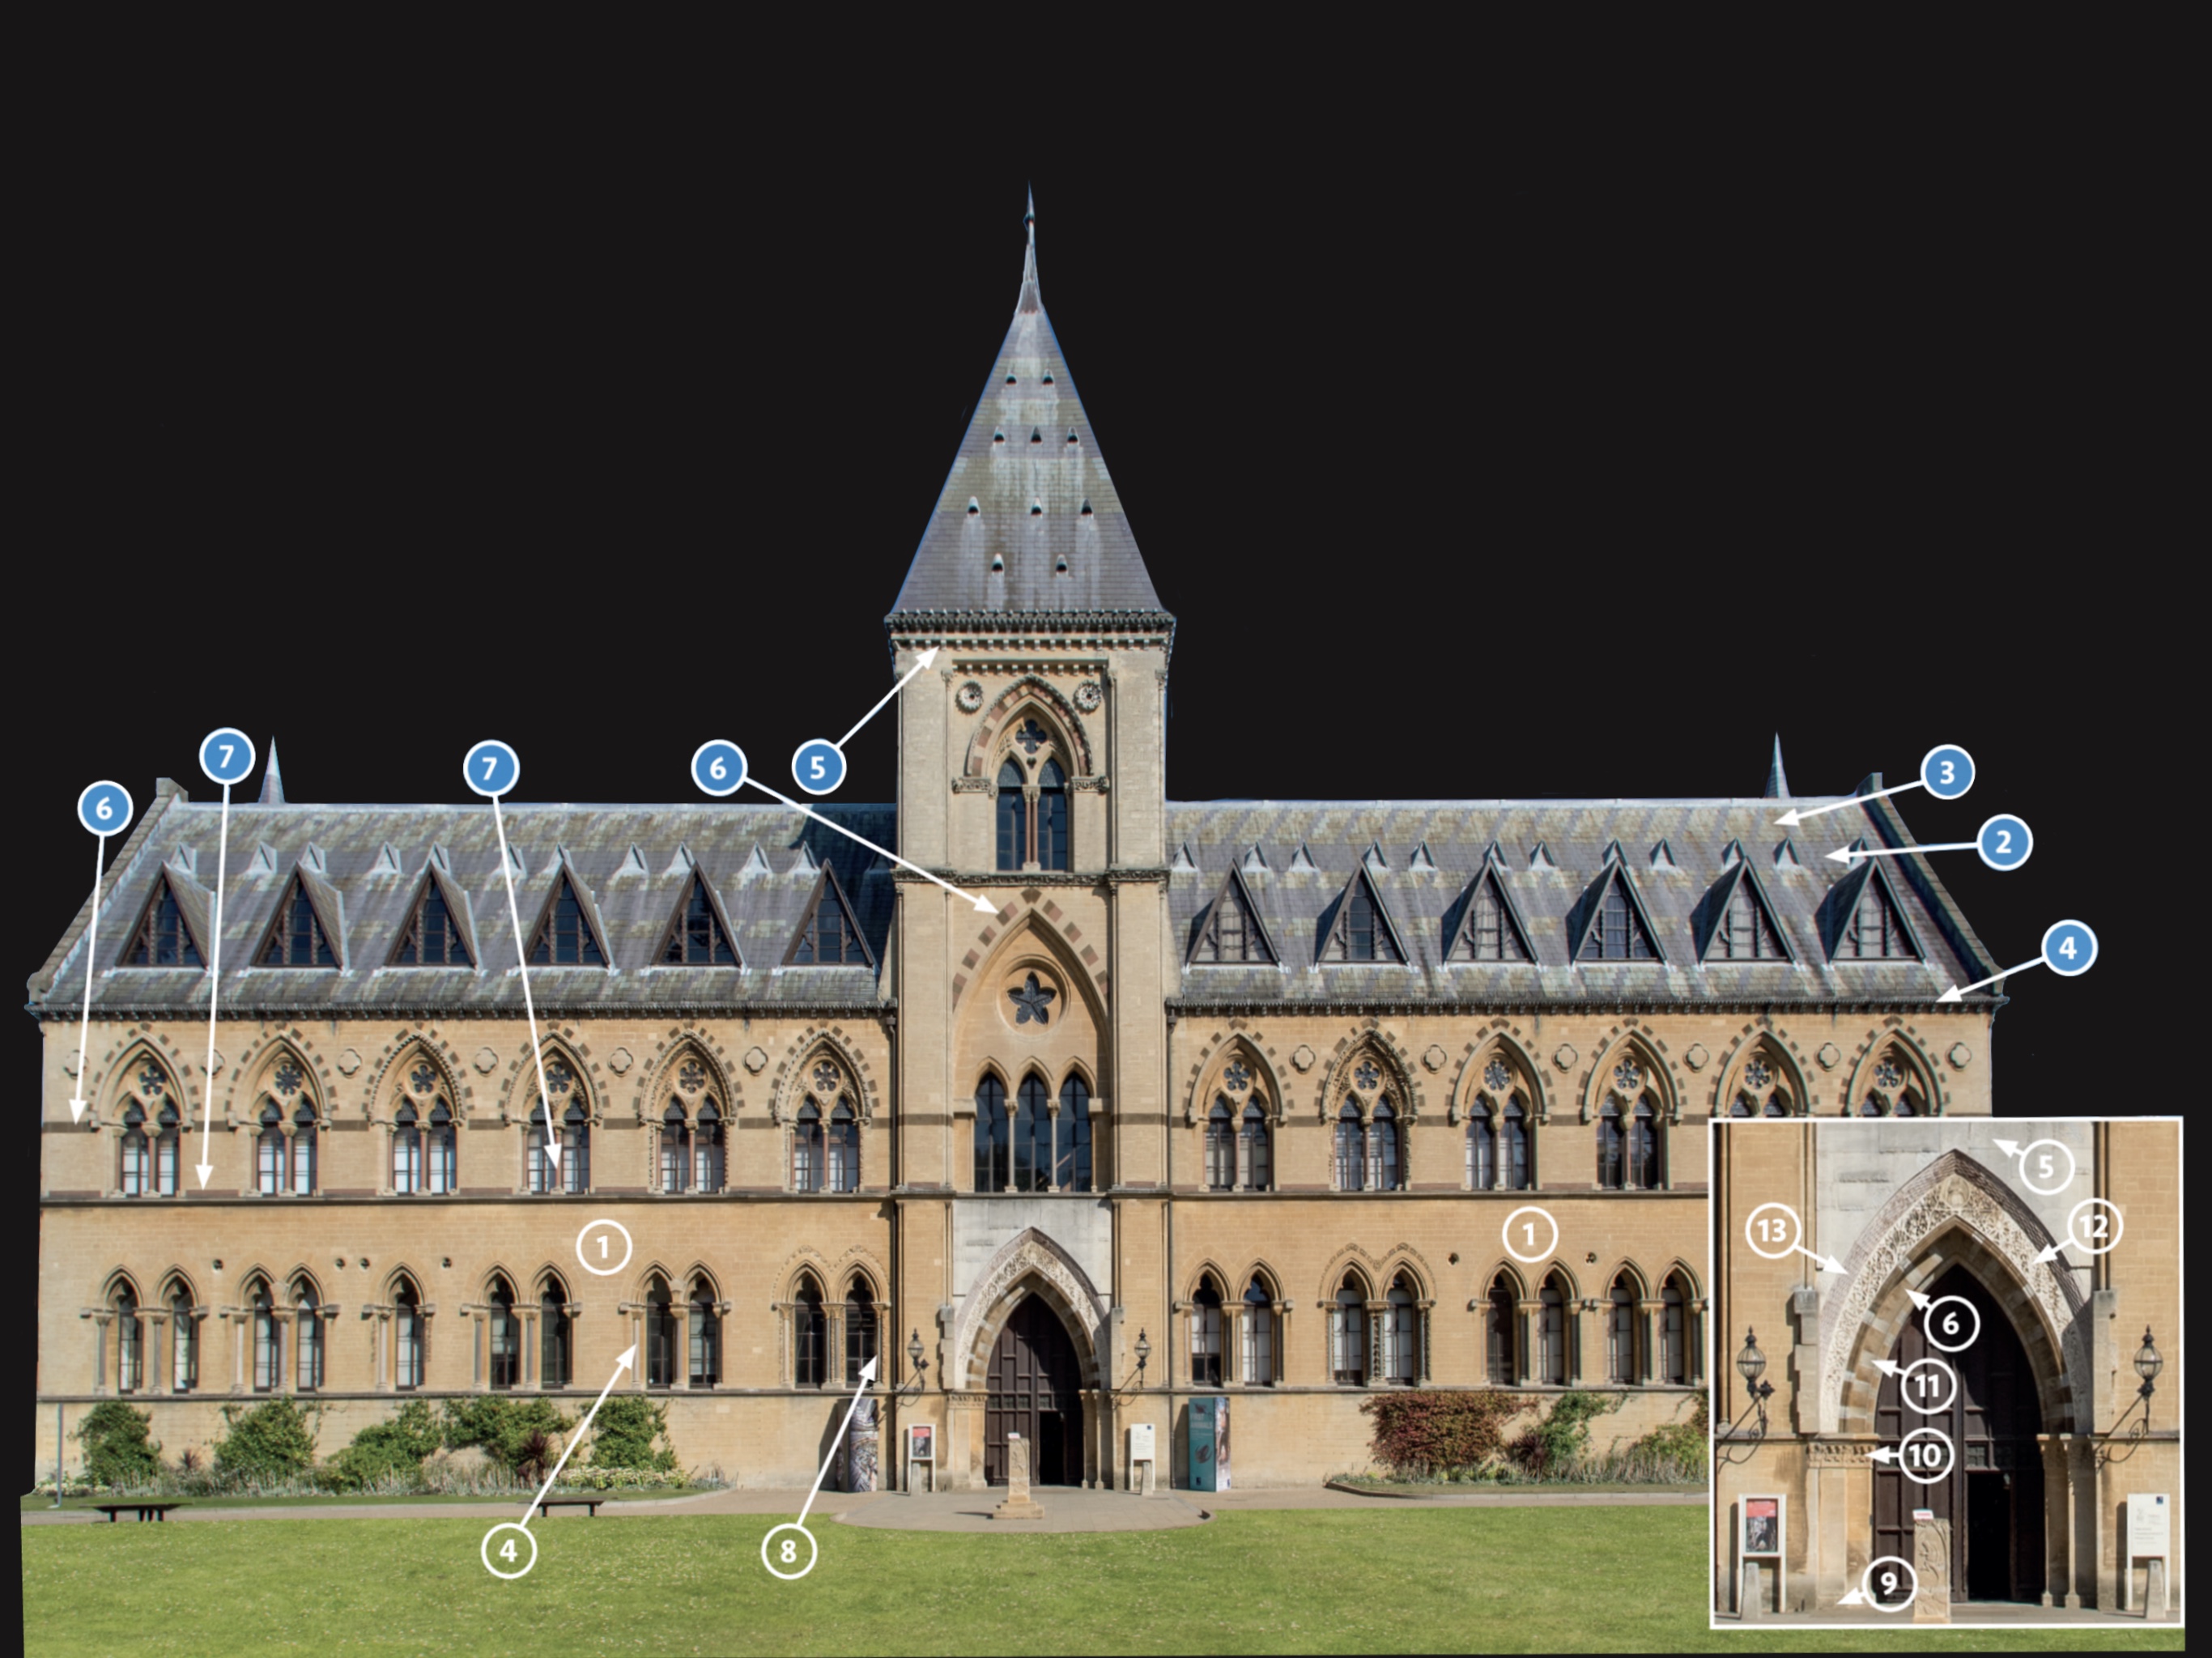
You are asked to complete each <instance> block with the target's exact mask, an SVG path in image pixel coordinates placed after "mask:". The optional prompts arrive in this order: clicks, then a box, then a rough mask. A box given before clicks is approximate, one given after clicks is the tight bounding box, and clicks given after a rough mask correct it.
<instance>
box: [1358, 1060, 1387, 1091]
mask: <svg viewBox="0 0 2212 1658" xmlns="http://www.w3.org/2000/svg"><path fill="white" fill-rule="evenodd" d="M1382 1080H1383V1073H1382V1072H1380V1071H1378V1070H1376V1066H1375V1061H1374V1060H1362V1061H1361V1062H1360V1066H1359V1069H1358V1070H1357V1071H1355V1072H1352V1081H1354V1082H1356V1083H1358V1084H1359V1085H1360V1087H1362V1088H1364V1089H1372V1088H1373V1087H1374V1086H1375V1084H1377V1083H1379V1082H1381V1081H1382Z"/></svg>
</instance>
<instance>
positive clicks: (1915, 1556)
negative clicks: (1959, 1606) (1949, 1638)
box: [1912, 1520, 1951, 1624]
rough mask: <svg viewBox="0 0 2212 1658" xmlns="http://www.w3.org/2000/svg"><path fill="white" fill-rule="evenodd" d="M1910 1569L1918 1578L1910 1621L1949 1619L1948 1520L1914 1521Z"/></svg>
mask: <svg viewBox="0 0 2212 1658" xmlns="http://www.w3.org/2000/svg"><path fill="white" fill-rule="evenodd" d="M1912 1570H1913V1575H1914V1576H1915V1577H1916V1578H1917V1580H1918V1582H1917V1589H1916V1592H1915V1593H1914V1594H1913V1597H1912V1621H1913V1622H1914V1623H1916V1624H1948V1623H1949V1622H1950V1621H1951V1522H1950V1521H1948V1520H1921V1521H1915V1522H1914V1524H1913V1527H1912Z"/></svg>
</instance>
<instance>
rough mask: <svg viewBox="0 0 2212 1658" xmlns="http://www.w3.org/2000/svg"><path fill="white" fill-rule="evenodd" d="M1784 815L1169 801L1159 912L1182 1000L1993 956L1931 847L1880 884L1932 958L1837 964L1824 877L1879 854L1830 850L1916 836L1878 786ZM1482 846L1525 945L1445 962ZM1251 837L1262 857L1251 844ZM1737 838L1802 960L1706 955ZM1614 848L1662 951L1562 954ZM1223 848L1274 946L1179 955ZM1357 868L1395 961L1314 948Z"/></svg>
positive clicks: (1908, 993)
mask: <svg viewBox="0 0 2212 1658" xmlns="http://www.w3.org/2000/svg"><path fill="white" fill-rule="evenodd" d="M1880 786H1881V780H1880V779H1879V778H1874V779H1870V780H1869V781H1868V783H1866V784H1863V785H1862V786H1861V789H1860V792H1861V793H1863V792H1865V790H1866V789H1868V788H1869V787H1874V788H1878V787H1880ZM1835 798H1837V797H1828V799H1835ZM1791 804H1792V805H1801V806H1802V805H1820V804H1826V802H1825V801H1820V800H1811V801H1808V800H1793V801H1792V802H1791ZM1778 815H1779V813H1778V811H1777V810H1776V805H1775V801H1774V800H1773V799H1715V800H1547V801H1525V800H1418V801H1399V802H1390V803H1378V804H1375V805H1365V804H1360V803H1357V802H1344V801H1279V800H1221V801H1213V802H1209V803H1202V804H1201V803H1182V802H1170V803H1169V805H1168V807H1167V818H1166V823H1167V830H1166V833H1167V843H1168V847H1169V849H1170V859H1171V870H1172V872H1171V873H1170V877H1169V914H1170V917H1171V922H1172V927H1173V935H1172V944H1173V950H1174V957H1175V960H1176V962H1177V963H1185V965H1183V966H1182V987H1181V991H1180V999H1182V1001H1184V1002H1185V1003H1207V1002H1227V1003H1250V1002H1262V1003H1264V1002H1296V1001H1333V1002H1334V1001H1350V1002H1367V1003H1400V1002H1406V1003H1418V1002H1455V1003H1457V1002H1471V1003H1506V1004H1512V1005H1534V1004H1543V1005H1557V1006H1573V1005H1577V1004H1588V1003H1607V1004H1616V1003H1620V1002H1632V1003H1647V1002H1648V1003H1658V1004H1664V1003H1682V1004H1698V1003H1728V1004H1762V1005H1788V1004H1791V1003H1804V1002H1817V1003H1830V1002H1850V1003H1894V1002H1923V1001H1933V1000H1934V999H1936V997H1937V996H1939V995H1941V994H1942V993H1943V991H1944V990H1945V988H1947V987H1948V986H1950V985H1953V984H1961V985H1963V984H1971V983H1972V982H1973V981H1976V980H1978V979H1982V978H1986V977H1988V976H1989V975H1991V974H1993V973H1995V972H1996V970H1997V969H1996V966H1995V965H1994V964H1992V963H1990V957H1989V952H1988V951H1987V950H1985V949H1984V948H1983V946H1982V944H1981V943H1980V941H1979V940H1978V939H1977V938H1975V937H1974V935H1973V932H1972V929H1971V928H1970V927H1968V926H1967V925H1966V920H1965V918H1964V917H1963V916H1962V915H1960V914H1959V912H1958V908H1957V907H1956V906H1955V905H1954V903H1953V902H1952V901H1951V898H1950V896H1949V895H1948V893H1947V892H1945V891H1944V890H1943V888H1942V884H1941V883H1940V882H1939V881H1938V880H1937V879H1936V876H1935V874H1934V873H1933V872H1932V871H1931V870H1930V869H1929V867H1928V865H1927V863H1926V861H1925V860H1924V859H1920V858H1913V857H1906V858H1899V859H1882V860H1881V862H1882V863H1885V864H1887V865H1889V866H1890V868H1889V870H1888V872H1887V873H1888V874H1889V875H1890V876H1891V877H1892V880H1891V889H1892V890H1893V892H1894V894H1895V895H1896V897H1897V900H1898V902H1899V908H1900V909H1901V910H1902V911H1903V913H1904V914H1905V918H1906V920H1907V921H1908V923H1909V924H1910V926H1911V929H1912V932H1913V933H1914V935H1915V936H1916V937H1917V939H1918V941H1919V943H1920V944H1921V947H1922V948H1923V950H1924V951H1925V954H1926V959H1925V961H1924V962H1911V961H1882V962H1857V961H1848V962H1836V963H1831V962H1830V960H1829V939H1828V936H1827V935H1826V933H1825V932H1824V930H1823V929H1824V926H1832V916H1833V914H1834V912H1835V909H1836V908H1837V906H1836V905H1835V904H1832V903H1827V901H1828V899H1829V895H1830V890H1831V889H1832V888H1838V887H1845V886H1847V887H1849V888H1850V894H1849V895H1846V894H1844V893H1840V892H1839V893H1838V898H1839V899H1840V898H1842V897H1844V896H1855V895H1856V892H1857V888H1858V886H1859V884H1861V883H1862V882H1863V881H1864V880H1865V879H1866V878H1867V876H1866V873H1865V872H1866V869H1867V865H1869V863H1871V862H1872V861H1874V860H1871V859H1864V860H1860V861H1858V862H1857V863H1855V864H1854V865H1852V866H1851V867H1850V869H1849V870H1848V871H1847V870H1846V869H1845V868H1844V866H1843V865H1838V864H1834V863H1831V862H1829V861H1828V860H1827V859H1826V857H1825V856H1824V855H1823V854H1825V853H1827V852H1829V851H1831V850H1832V849H1833V848H1835V847H1840V846H1844V845H1848V844H1849V843H1850V841H1853V840H1855V839H1857V838H1858V837H1860V836H1862V835H1863V836H1864V837H1866V839H1867V840H1868V841H1869V844H1873V845H1877V846H1882V845H1887V846H1902V845H1907V844H1910V843H1911V837H1910V835H1909V834H1908V832H1907V831H1906V830H1905V826H1904V823H1903V821H1902V820H1901V819H1900V818H1899V817H1897V815H1896V813H1895V811H1894V810H1893V807H1892V806H1891V805H1890V803H1889V802H1887V801H1886V800H1875V801H1867V802H1864V803H1863V804H1862V805H1859V806H1858V807H1857V809H1856V810H1852V809H1846V810H1845V811H1838V812H1832V813H1829V814H1827V815H1826V816H1825V817H1820V818H1816V819H1814V820H1812V821H1811V822H1809V823H1800V824H1798V825H1797V826H1796V828H1795V829H1782V828H1778V827H1777V826H1776V824H1775V823H1774V819H1775V818H1776V817H1778ZM1793 837H1794V839H1793ZM1785 841H1790V853H1793V854H1794V859H1792V858H1791V857H1790V856H1787V855H1785V856H1784V857H1783V858H1782V859H1781V860H1780V861H1779V862H1778V859H1777V853H1778V851H1779V849H1780V848H1781V847H1783V845H1784V842H1785ZM1662 842H1663V843H1664V845H1665V847H1666V851H1667V856H1666V858H1665V859H1662V860H1660V861H1659V862H1658V863H1657V865H1656V867H1655V860H1654V852H1655V848H1656V847H1659V846H1660V845H1661V844H1662ZM1616 843H1617V848H1618V849H1617V851H1615V850H1613V848H1614V847H1615V844H1616ZM1493 845H1494V846H1495V847H1497V850H1498V871H1497V872H1498V879H1499V881H1500V884H1501V885H1502V886H1503V888H1504V890H1505V892H1506V894H1507V896H1508V898H1509V900H1510V904H1511V907H1512V908H1513V910H1514V912H1515V913H1516V915H1517V917H1518V918H1519V920H1521V921H1522V924H1523V926H1525V927H1526V929H1527V932H1528V943H1529V944H1530V946H1531V947H1532V948H1533V950H1534V955H1535V959H1534V961H1533V962H1529V963H1510V962H1508V963H1501V962H1452V961H1448V960H1447V959H1446V955H1447V952H1448V950H1449V946H1450V944H1451V940H1452V938H1453V937H1454V935H1455V930H1456V928H1457V926H1458V925H1459V923H1460V920H1461V919H1462V915H1463V914H1464V909H1465V906H1466V901H1467V897H1468V890H1469V889H1470V887H1471V886H1472V884H1473V883H1474V878H1475V877H1476V876H1477V874H1478V873H1479V872H1480V871H1481V870H1482V869H1483V868H1484V867H1485V865H1486V859H1487V857H1488V855H1489V853H1490V850H1491V848H1492V847H1493ZM1539 845H1541V846H1542V847H1543V848H1544V849H1545V851H1546V852H1547V853H1548V854H1549V858H1550V866H1546V865H1543V864H1542V863H1541V861H1540V862H1538V864H1537V865H1536V866H1535V867H1533V868H1532V867H1531V859H1532V854H1533V853H1534V848H1536V847H1538V846H1539ZM1255 846H1256V847H1257V848H1258V850H1259V857H1258V858H1257V859H1254V858H1252V856H1251V854H1252V852H1253V849H1254V847H1255ZM1731 847H1735V848H1736V849H1737V850H1738V853H1740V855H1741V859H1742V868H1743V871H1744V874H1745V875H1755V876H1756V878H1757V886H1758V889H1759V893H1760V896H1762V897H1763V898H1764V899H1765V901H1766V902H1767V904H1768V906H1769V908H1770V909H1771V913H1772V915H1773V919H1774V921H1775V923H1776V925H1777V926H1778V928H1779V929H1780V930H1781V932H1782V933H1783V935H1784V938H1786V940H1787V942H1788V945H1789V950H1790V954H1791V955H1793V956H1794V957H1796V962H1795V963H1791V962H1788V961H1771V960H1761V961H1724V960H1712V961H1709V962H1706V963H1704V964H1703V965H1702V966H1701V965H1700V963H1699V950H1700V947H1701V945H1702V944H1704V943H1705V941H1706V940H1707V939H1709V938H1710V937H1711V932H1712V916H1713V914H1714V905H1715V902H1721V901H1724V899H1725V891H1724V890H1723V889H1724V888H1732V887H1733V886H1734V885H1735V884H1736V883H1737V882H1739V881H1741V879H1743V878H1744V875H1739V874H1738V873H1737V868H1738V865H1736V864H1735V862H1733V861H1724V859H1729V855H1730V848H1731ZM1424 848H1425V853H1426V860H1425V861H1427V862H1430V863H1432V864H1433V865H1434V867H1433V868H1432V869H1431V868H1425V867H1419V866H1418V861H1419V860H1417V859H1416V853H1417V852H1419V851H1420V850H1422V849H1424ZM1377 850H1379V853H1380V857H1379V859H1378V858H1377V857H1376V852H1377ZM1609 854H1610V855H1609ZM1615 859H1617V861H1618V862H1619V864H1620V867H1621V868H1622V869H1623V870H1624V872H1626V875H1627V877H1628V878H1629V880H1630V882H1631V883H1632V886H1633V889H1634V894H1635V896H1636V897H1637V898H1638V900H1640V902H1641V906H1642V909H1643V912H1644V915H1645V916H1646V917H1647V918H1648V920H1649V921H1650V926H1651V930H1652V937H1653V942H1654V944H1656V946H1657V948H1658V950H1659V951H1660V953H1661V955H1662V957H1664V958H1665V959H1664V960H1663V961H1656V962H1583V963H1580V964H1576V963H1574V962H1573V961H1572V959H1571V949H1572V944H1571V938H1572V937H1574V936H1577V935H1578V934H1579V933H1580V932H1583V931H1585V930H1586V929H1587V926H1588V920H1589V910H1590V908H1591V906H1592V904H1593V903H1594V902H1595V897H1596V896H1597V895H1598V894H1599V893H1600V892H1601V890H1602V884H1603V880H1604V878H1605V877H1606V875H1607V872H1608V871H1609V869H1610V868H1611V867H1612V861H1613V860H1615ZM1378 862H1379V863H1380V865H1382V867H1379V868H1378V867H1377V864H1378ZM1232 865H1233V866H1235V867H1236V868H1237V870H1238V871H1239V872H1240V874H1241V875H1242V878H1243V890H1244V891H1245V892H1246V893H1247V894H1248V895H1249V897H1250V900H1251V902H1252V903H1253V905H1254V907H1255V910H1256V913H1257V914H1258V915H1259V916H1260V918H1261V921H1262V923H1263V925H1264V926H1265V927H1266V929H1267V938H1268V940H1269V942H1270V943H1271V944H1272V945H1273V947H1274V949H1275V950H1277V952H1278V953H1279V957H1280V961H1279V963H1277V964H1276V965H1273V966H1261V965H1253V964H1250V963H1237V964H1234V965H1231V964H1218V965H1217V964H1213V963H1205V962H1192V961H1190V960H1189V956H1190V946H1191V943H1192V941H1193V940H1194V938H1196V937H1197V936H1198V933H1199V931H1200V928H1201V927H1202V926H1204V925H1205V922H1206V909H1207V908H1208V907H1209V906H1210V905H1211V904H1212V903H1213V902H1215V899H1216V897H1217V895H1218V894H1219V893H1220V891H1221V890H1222V883H1223V877H1224V876H1225V873H1226V872H1227V871H1228V870H1229V869H1230V868H1231V866H1232ZM1355 870H1359V871H1364V873H1365V876H1366V878H1367V879H1368V880H1369V882H1370V883H1371V884H1372V886H1373V889H1374V890H1375V892H1376V895H1377V896H1379V897H1380V899H1381V900H1382V902H1383V905H1384V906H1385V908H1387V909H1388V910H1389V915H1390V920H1391V922H1392V925H1393V926H1394V928H1395V932H1396V934H1397V936H1398V938H1400V939H1401V941H1402V942H1403V944H1404V945H1405V949H1406V952H1407V960H1406V962H1405V963H1403V964H1402V965H1401V964H1397V963H1327V962H1322V961H1321V960H1320V957H1321V953H1322V949H1323V947H1324V946H1325V944H1326V942H1327V937H1328V923H1329V921H1330V920H1331V918H1332V917H1333V916H1334V913H1335V909H1336V906H1337V903H1338V901H1339V899H1340V896H1341V895H1342V894H1343V892H1344V890H1345V888H1346V884H1347V883H1348V882H1349V881H1350V880H1351V879H1352V875H1353V872H1354V871H1355ZM1716 894H1718V895H1719V898H1718V900H1716V897H1715V895H1716ZM1824 904H1826V911H1827V913H1826V914H1824V913H1823V909H1824Z"/></svg>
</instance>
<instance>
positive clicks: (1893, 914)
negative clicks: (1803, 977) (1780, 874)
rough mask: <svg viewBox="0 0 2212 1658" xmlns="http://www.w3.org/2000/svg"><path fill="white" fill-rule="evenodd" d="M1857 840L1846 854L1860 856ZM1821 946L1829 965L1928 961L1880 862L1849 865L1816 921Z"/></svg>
mask: <svg viewBox="0 0 2212 1658" xmlns="http://www.w3.org/2000/svg"><path fill="white" fill-rule="evenodd" d="M1865 847H1866V837H1865V836H1864V835H1861V836H1860V837H1859V838H1858V839H1857V840H1856V841H1852V842H1851V844H1850V850H1851V851H1853V852H1858V851H1863V850H1864V849H1865ZM1817 919H1818V920H1819V923H1820V942H1821V943H1822V944H1824V945H1826V948H1827V951H1828V959H1829V960H1830V961H1831V962H1918V961H1924V960H1926V959H1927V954H1928V952H1927V951H1926V950H1923V949H1922V948H1921V944H1920V938H1919V936H1918V935H1917V933H1916V932H1914V931H1913V930H1912V923H1911V920H1909V919H1907V917H1906V915H1905V906H1904V905H1902V904H1900V903H1899V902H1898V900H1897V889H1896V888H1894V887H1893V886H1892V885H1890V884H1889V872H1888V871H1887V870H1885V869H1884V868H1882V866H1881V862H1880V860H1879V859H1873V858H1861V859H1854V860H1853V865H1852V867H1851V869H1850V871H1849V872H1847V873H1846V874H1845V875H1844V878H1843V879H1841V880H1839V881H1838V882H1837V883H1836V884H1835V885H1833V886H1832V887H1830V888H1829V889H1828V896H1826V898H1824V899H1822V900H1821V902H1820V913H1819V915H1818V917H1817Z"/></svg>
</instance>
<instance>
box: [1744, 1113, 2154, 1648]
mask: <svg viewBox="0 0 2212 1658" xmlns="http://www.w3.org/2000/svg"><path fill="white" fill-rule="evenodd" d="M1712 1133H1713V1134H1714V1137H1715V1144H1714V1145H1713V1148H1712V1151H1713V1156H1712V1171H1713V1206H1712V1217H1713V1228H1714V1230H1713V1258H1712V1272H1711V1282H1712V1285H1713V1301H1714V1316H1715V1326H1714V1337H1715V1359H1714V1370H1715V1373H1716V1376H1717V1378H1718V1384H1719V1385H1718V1388H1717V1397H1716V1401H1715V1409H1714V1412H1713V1512H1712V1567H1713V1600H1712V1606H1713V1625H1714V1627H1716V1628H1726V1627H1737V1626H1740V1625H1744V1624H1749V1623H1756V1622H1759V1621H1762V1620H1771V1621H1774V1622H1778V1623H1784V1624H1793V1623H1794V1624H1806V1623H1810V1624H1818V1625H1829V1624H1853V1625H1863V1626H1884V1627H1893V1626H1896V1625H1902V1624H1908V1623H1909V1624H1959V1625H1972V1626H1989V1627H2001V1628H2030V1627H2039V1626H2051V1625H2082V1624H2107V1623H2113V1622H2122V1623H2125V1622H2142V1621H2146V1620H2148V1621H2150V1622H2154V1623H2155V1622H2160V1621H2172V1620H2175V1619H2178V1617H2179V1606H2180V1590H2181V1577H2182V1523H2181V1521H2182V1516H2181V1503H2182V1491H2181V1485H2182V1479H2181V1468H2182V1462H2181V1432H2182V1424H2181V1380H2182V1378H2181V1366H2180V1363H2179V1357H2180V1354H2181V1351H2182V1345H2183V1343H2182V1332H2181V1305H2182V1290H2181V1271H2182V1268H2181V1262H2182V1236H2181V1231H2182V1228H2181V1201H2180V1199H2181V1181H2182V1170H2183V1169H2184V1167H2185V1163H2184V1162H2183V1153H2182V1130H2181V1124H2180V1122H2179V1120H2178V1119H2143V1118H2122V1119H2087V1118H2075V1119H2066V1120H2060V1121H2004V1120H1993V1119H1989V1118H1974V1119H1967V1118H1956V1117H1930V1118H1922V1119H1907V1120H1898V1119H1882V1120H1879V1121H1857V1120H1852V1119H1841V1120H1838V1121H1808V1120H1804V1119H1796V1120H1785V1121H1763V1120H1755V1121H1729V1120H1726V1119H1722V1120H1718V1121H1715V1122H1714V1123H1713V1125H1712Z"/></svg>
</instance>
